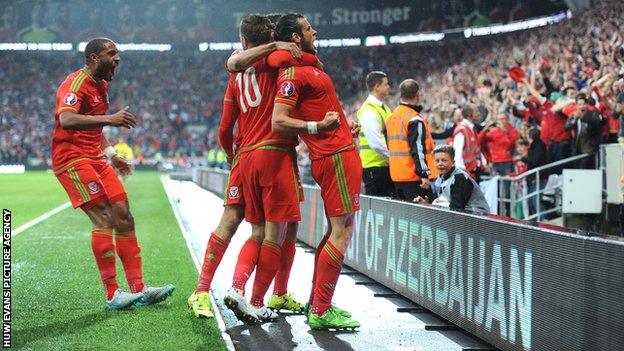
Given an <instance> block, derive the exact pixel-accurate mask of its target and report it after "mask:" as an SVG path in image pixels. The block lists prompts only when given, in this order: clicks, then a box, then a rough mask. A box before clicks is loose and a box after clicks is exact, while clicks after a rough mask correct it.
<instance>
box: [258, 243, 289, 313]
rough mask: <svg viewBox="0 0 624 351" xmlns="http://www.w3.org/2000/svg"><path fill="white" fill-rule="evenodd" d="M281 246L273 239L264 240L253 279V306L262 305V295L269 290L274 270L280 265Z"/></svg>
mask: <svg viewBox="0 0 624 351" xmlns="http://www.w3.org/2000/svg"><path fill="white" fill-rule="evenodd" d="M281 254H282V248H281V247H280V246H279V245H278V244H277V243H276V242H273V241H269V240H264V241H263V242H262V247H261V248H260V257H258V267H257V269H256V277H255V279H254V285H253V292H252V294H251V301H250V303H251V305H252V306H254V307H262V306H264V295H266V292H267V290H269V285H271V281H272V280H273V278H274V277H275V272H277V269H278V268H279V266H280V256H281Z"/></svg>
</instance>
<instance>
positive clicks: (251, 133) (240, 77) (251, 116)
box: [224, 58, 297, 152]
mask: <svg viewBox="0 0 624 351" xmlns="http://www.w3.org/2000/svg"><path fill="white" fill-rule="evenodd" d="M276 81H277V69H275V68H273V67H271V66H269V64H268V63H267V59H266V58H263V59H261V60H259V61H258V62H256V63H255V64H254V65H253V66H251V67H249V68H248V69H246V70H245V71H244V72H236V73H232V76H231V79H230V80H229V83H228V87H227V90H226V95H225V99H224V104H236V105H237V107H238V136H237V139H239V138H240V151H241V152H244V151H250V150H253V149H255V148H258V147H260V146H263V145H292V146H294V145H297V137H296V136H286V135H282V134H278V133H275V132H273V131H272V130H271V119H272V116H273V101H274V100H275V90H276V88H275V83H276Z"/></svg>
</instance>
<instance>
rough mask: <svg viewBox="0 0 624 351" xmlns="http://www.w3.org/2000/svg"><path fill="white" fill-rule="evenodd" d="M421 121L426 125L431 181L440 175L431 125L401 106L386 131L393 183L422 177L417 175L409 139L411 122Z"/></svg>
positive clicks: (427, 155) (426, 151)
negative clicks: (435, 157) (436, 162)
mask: <svg viewBox="0 0 624 351" xmlns="http://www.w3.org/2000/svg"><path fill="white" fill-rule="evenodd" d="M415 118H417V119H419V120H421V121H422V122H423V124H424V125H425V134H426V137H425V138H426V139H425V147H426V149H425V150H424V151H425V162H426V163H427V167H428V168H429V172H430V173H429V179H434V178H436V177H437V176H438V175H439V172H438V170H437V168H436V167H435V162H434V160H433V149H434V148H435V143H434V142H433V138H432V137H431V131H430V129H429V123H428V121H427V119H426V118H423V117H422V116H421V115H420V114H419V113H418V112H416V111H414V110H413V109H411V108H409V107H407V106H404V105H400V106H399V107H397V108H396V110H394V112H392V115H390V118H388V122H386V129H387V131H388V150H389V151H390V178H392V181H393V182H415V181H419V180H420V176H419V175H417V174H416V165H415V164H414V159H413V158H412V155H411V152H410V150H411V147H410V144H409V140H408V138H407V131H408V129H407V128H408V125H409V122H410V121H411V120H413V119H415Z"/></svg>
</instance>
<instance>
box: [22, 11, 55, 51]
mask: <svg viewBox="0 0 624 351" xmlns="http://www.w3.org/2000/svg"><path fill="white" fill-rule="evenodd" d="M45 15H46V4H45V2H44V1H37V2H36V3H35V5H34V6H33V9H32V12H31V19H32V23H31V24H30V26H28V27H26V28H23V29H22V30H20V32H19V33H17V40H18V41H20V42H34V43H52V42H55V41H58V39H59V35H58V33H57V32H56V31H54V30H52V29H50V28H48V27H47V26H46V24H45Z"/></svg>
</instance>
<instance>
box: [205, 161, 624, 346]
mask: <svg viewBox="0 0 624 351" xmlns="http://www.w3.org/2000/svg"><path fill="white" fill-rule="evenodd" d="M194 179H195V181H196V182H198V184H200V185H202V186H203V187H205V188H207V189H209V190H211V191H213V192H215V193H217V194H223V190H224V187H225V184H226V183H227V173H224V172H215V171H211V170H206V169H197V170H195V171H194ZM360 206H361V209H360V211H359V212H358V213H357V214H356V224H355V231H354V235H353V238H352V242H351V245H350V246H349V248H348V250H347V252H346V253H345V264H347V265H348V266H350V267H352V268H354V269H356V270H358V271H359V272H361V273H363V274H365V275H367V276H369V277H370V278H372V279H374V280H376V281H378V282H379V283H381V284H383V285H385V286H387V287H388V288H391V289H393V290H394V291H396V292H398V293H400V294H401V295H403V296H405V297H406V298H408V299H410V300H412V301H414V302H415V303H417V304H419V305H421V306H423V307H425V308H427V309H429V310H431V311H432V312H434V313H436V314H438V315H440V316H441V317H443V318H445V319H447V320H449V321H451V322H453V323H455V324H457V325H458V326H460V327H461V328H463V329H464V330H466V331H468V332H470V333H472V334H474V335H476V336H477V337H479V338H481V339H483V340H485V341H487V342H489V343H491V344H492V345H494V346H496V347H498V348H500V349H501V350H514V351H515V350H548V351H552V350H620V349H622V347H623V345H624V333H622V332H621V330H620V329H621V326H622V325H624V272H623V268H624V242H622V241H615V240H608V239H605V238H601V237H589V236H581V235H577V234H574V233H571V232H566V231H565V230H563V229H561V228H555V227H547V226H544V227H537V226H530V225H528V224H525V223H523V222H518V221H511V220H506V219H502V218H498V217H483V216H477V215H472V214H466V213H459V212H453V211H449V210H445V209H440V208H435V207H427V206H421V205H416V204H410V203H404V202H398V201H393V200H388V199H380V198H375V197H368V196H362V197H361V198H360ZM301 213H302V217H303V218H302V222H301V224H300V226H299V228H300V229H299V235H298V236H299V239H300V240H302V241H304V242H306V243H307V244H308V245H310V246H314V247H315V246H316V244H317V243H318V242H319V241H320V240H321V238H322V236H323V234H324V231H325V229H326V223H325V215H324V212H323V202H322V199H321V195H320V190H319V189H318V188H316V187H308V186H306V187H305V201H304V202H303V203H302V205H301Z"/></svg>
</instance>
